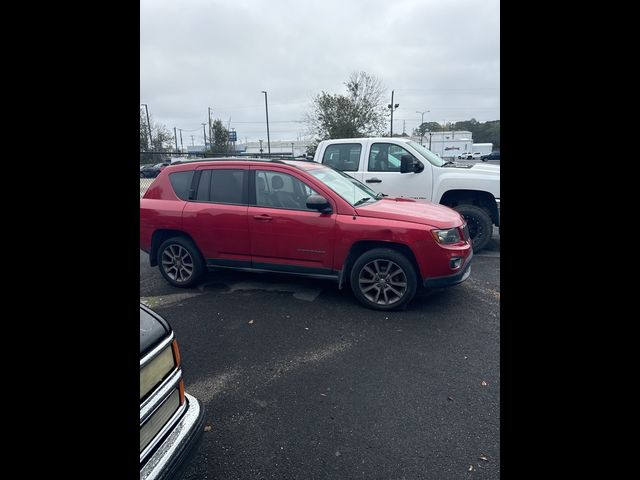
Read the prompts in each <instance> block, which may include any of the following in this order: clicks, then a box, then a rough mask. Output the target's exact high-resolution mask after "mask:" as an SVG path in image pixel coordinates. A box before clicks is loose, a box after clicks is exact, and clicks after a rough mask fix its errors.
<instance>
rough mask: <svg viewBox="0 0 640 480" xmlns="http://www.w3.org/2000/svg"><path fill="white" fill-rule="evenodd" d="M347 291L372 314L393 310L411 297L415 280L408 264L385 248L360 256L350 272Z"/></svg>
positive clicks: (413, 292)
mask: <svg viewBox="0 0 640 480" xmlns="http://www.w3.org/2000/svg"><path fill="white" fill-rule="evenodd" d="M350 277H351V278H350V280H351V289H352V290H353V293H354V295H355V297H356V298H357V299H358V301H360V303H362V304H363V305H365V306H367V307H369V308H373V309H376V310H394V309H398V308H401V307H403V306H404V305H406V304H407V303H408V302H409V301H410V300H411V299H412V298H413V296H414V295H415V293H416V287H417V283H418V280H417V277H416V272H415V269H414V268H413V265H412V263H411V262H410V261H409V260H408V259H407V257H405V256H404V255H402V254H401V253H399V252H397V251H395V250H391V249H389V248H376V249H373V250H370V251H368V252H365V253H363V254H362V255H361V256H360V257H359V258H358V259H357V260H356V261H355V263H354V264H353V268H352V269H351V275H350Z"/></svg>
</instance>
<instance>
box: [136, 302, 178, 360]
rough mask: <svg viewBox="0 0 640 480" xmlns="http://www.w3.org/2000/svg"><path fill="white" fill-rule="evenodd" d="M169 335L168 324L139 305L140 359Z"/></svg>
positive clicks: (169, 328)
mask: <svg viewBox="0 0 640 480" xmlns="http://www.w3.org/2000/svg"><path fill="white" fill-rule="evenodd" d="M169 333H171V327H170V326H169V324H168V323H167V322H166V321H165V320H164V319H163V318H161V317H160V316H159V315H157V314H156V313H155V312H153V311H152V310H150V309H149V308H147V307H145V306H144V305H140V357H141V358H142V356H143V355H144V354H145V353H147V352H148V351H150V350H151V349H152V348H153V347H154V346H155V345H157V344H158V343H159V342H160V340H162V339H163V338H164V337H166V336H167V335H169Z"/></svg>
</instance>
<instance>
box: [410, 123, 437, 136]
mask: <svg viewBox="0 0 640 480" xmlns="http://www.w3.org/2000/svg"><path fill="white" fill-rule="evenodd" d="M441 131H442V125H440V124H439V123H438V122H424V123H422V124H420V126H419V127H418V128H416V129H414V130H413V134H414V135H416V136H419V135H420V136H424V135H425V134H426V133H427V132H441Z"/></svg>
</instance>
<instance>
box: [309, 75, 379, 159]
mask: <svg viewBox="0 0 640 480" xmlns="http://www.w3.org/2000/svg"><path fill="white" fill-rule="evenodd" d="M345 86H346V87H347V93H346V95H342V94H330V93H327V92H324V91H323V92H321V93H320V94H319V95H316V96H315V97H314V98H313V102H312V106H311V111H310V112H309V113H307V115H306V119H307V123H308V125H309V128H310V130H311V132H312V133H313V134H314V135H315V136H316V137H317V138H316V140H315V142H314V144H313V145H311V146H310V147H309V149H308V150H307V151H308V153H310V152H312V151H315V147H316V146H317V143H318V142H320V141H321V140H328V139H333V138H355V137H368V136H372V135H382V134H383V132H384V130H385V128H386V122H387V119H386V116H387V111H386V108H385V105H384V100H383V95H384V88H383V87H382V84H381V82H380V80H378V79H377V78H376V77H375V76H373V75H370V74H368V73H366V72H354V73H352V74H351V76H350V77H349V81H348V82H346V83H345Z"/></svg>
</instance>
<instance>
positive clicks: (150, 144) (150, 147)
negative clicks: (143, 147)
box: [140, 103, 153, 150]
mask: <svg viewBox="0 0 640 480" xmlns="http://www.w3.org/2000/svg"><path fill="white" fill-rule="evenodd" d="M140 105H144V110H145V111H146V112H147V128H148V129H149V150H153V142H152V139H151V122H149V107H148V106H147V104H146V103H141V104H140Z"/></svg>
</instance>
